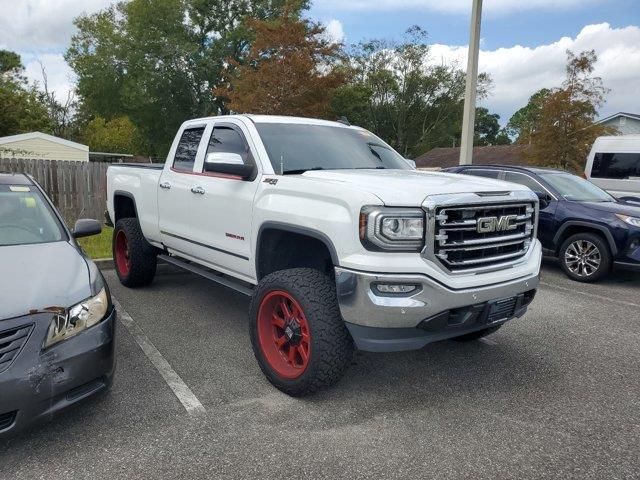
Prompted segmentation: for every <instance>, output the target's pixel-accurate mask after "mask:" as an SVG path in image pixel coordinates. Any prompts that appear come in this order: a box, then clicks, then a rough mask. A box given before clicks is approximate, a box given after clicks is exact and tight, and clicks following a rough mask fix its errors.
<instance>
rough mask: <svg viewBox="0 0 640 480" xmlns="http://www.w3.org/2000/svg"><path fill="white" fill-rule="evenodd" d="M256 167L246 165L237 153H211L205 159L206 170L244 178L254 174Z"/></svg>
mask: <svg viewBox="0 0 640 480" xmlns="http://www.w3.org/2000/svg"><path fill="white" fill-rule="evenodd" d="M254 169H255V167H254V166H253V165H246V164H245V163H244V161H243V160H242V157H241V156H240V155H238V154H237V153H217V152H216V153H209V154H208V155H207V158H206V159H205V161H204V171H205V172H214V173H224V174H226V175H234V176H236V177H240V178H242V179H243V180H246V179H247V178H249V177H251V175H253V172H254Z"/></svg>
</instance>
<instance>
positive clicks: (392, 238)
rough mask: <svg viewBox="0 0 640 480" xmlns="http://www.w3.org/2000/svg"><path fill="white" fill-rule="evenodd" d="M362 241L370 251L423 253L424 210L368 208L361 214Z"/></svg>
mask: <svg viewBox="0 0 640 480" xmlns="http://www.w3.org/2000/svg"><path fill="white" fill-rule="evenodd" d="M360 240H361V241H362V244H363V245H364V246H365V247H366V248H367V249H369V250H390V251H395V252H419V251H420V250H421V249H422V246H423V245H424V212H423V211H422V210H421V209H419V208H388V207H365V208H363V209H362V211H361V213H360Z"/></svg>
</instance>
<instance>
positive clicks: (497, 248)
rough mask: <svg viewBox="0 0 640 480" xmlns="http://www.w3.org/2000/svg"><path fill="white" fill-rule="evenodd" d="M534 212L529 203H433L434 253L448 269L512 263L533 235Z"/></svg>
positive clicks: (479, 267) (523, 253) (525, 247)
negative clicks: (441, 204) (444, 204)
mask: <svg viewBox="0 0 640 480" xmlns="http://www.w3.org/2000/svg"><path fill="white" fill-rule="evenodd" d="M535 215H536V208H535V203H533V202H531V203H530V202H521V203H520V202H519V203H494V204H488V205H473V204H471V205H451V206H442V207H437V206H436V208H435V211H434V219H435V221H434V222H433V232H434V242H433V253H434V256H435V258H436V259H437V260H438V261H440V262H441V263H442V264H443V265H444V266H445V267H446V268H447V269H448V270H451V271H465V270H471V269H484V268H491V267H494V266H496V265H499V264H504V263H509V262H514V261H516V260H517V259H518V258H520V257H522V256H524V255H525V254H526V253H527V251H528V250H529V247H530V245H531V242H532V241H533V239H534V237H535V226H536V218H535Z"/></svg>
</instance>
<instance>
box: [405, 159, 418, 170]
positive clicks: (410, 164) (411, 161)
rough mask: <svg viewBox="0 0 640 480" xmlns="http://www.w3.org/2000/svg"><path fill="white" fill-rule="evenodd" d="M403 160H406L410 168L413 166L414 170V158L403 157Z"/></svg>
mask: <svg viewBox="0 0 640 480" xmlns="http://www.w3.org/2000/svg"><path fill="white" fill-rule="evenodd" d="M404 161H405V162H407V163H408V164H409V166H410V167H411V168H413V169H414V170H415V169H416V161H415V160H411V159H410V158H405V159H404Z"/></svg>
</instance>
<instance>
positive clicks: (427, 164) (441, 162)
mask: <svg viewBox="0 0 640 480" xmlns="http://www.w3.org/2000/svg"><path fill="white" fill-rule="evenodd" d="M526 148H527V146H526V145H491V146H488V147H473V163H474V164H501V165H527V162H526V161H525V160H524V158H523V156H522V153H523V152H524V150H526ZM415 162H416V167H418V168H447V167H455V166H457V165H458V164H459V163H460V147H449V148H434V149H431V150H429V151H428V152H427V153H423V154H422V155H420V156H419V157H418V158H416V159H415Z"/></svg>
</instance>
